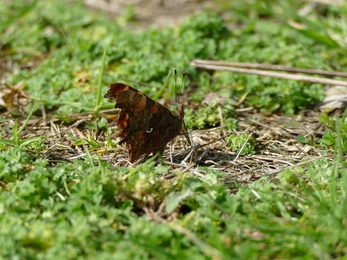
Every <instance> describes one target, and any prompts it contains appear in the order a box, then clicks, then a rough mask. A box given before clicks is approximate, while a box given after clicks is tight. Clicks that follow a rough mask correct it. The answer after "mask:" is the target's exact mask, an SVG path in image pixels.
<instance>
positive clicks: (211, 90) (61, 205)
mask: <svg viewBox="0 0 347 260" xmlns="http://www.w3.org/2000/svg"><path fill="white" fill-rule="evenodd" d="M0 10H1V11H0V36H1V37H0V105H1V114H0V127H1V132H0V248H1V250H0V258H1V259H288V258H296V259H344V258H345V257H346V254H347V252H346V250H347V236H346V234H347V233H346V232H345V231H346V225H347V221H346V216H347V201H346V200H347V197H346V191H347V172H346V162H345V159H346V151H347V146H346V142H347V137H346V136H347V128H346V118H347V117H346V113H344V112H343V111H340V113H337V114H327V113H325V114H324V113H318V114H317V112H313V111H315V110H314V109H313V107H314V106H315V105H316V104H317V102H319V101H321V100H322V98H323V96H324V86H322V85H320V84H311V83H304V82H299V81H295V82H294V81H288V80H283V79H275V78H268V77H259V76H250V75H244V74H236V73H229V72H220V71H217V72H212V71H205V70H199V69H194V68H193V67H191V66H190V63H191V61H192V60H194V59H211V60H225V61H237V62H248V63H252V62H253V63H265V64H280V65H286V66H293V67H303V68H315V69H324V70H338V71H346V61H347V60H346V56H345V55H344V53H346V42H345V39H346V37H345V34H346V32H345V28H344V24H345V21H346V19H347V7H346V6H345V5H342V6H334V5H318V4H317V5H315V4H312V3H309V2H306V1H294V0H293V1H291V0H286V1H266V0H254V1H244V2H242V3H241V2H240V1H229V3H225V1H220V2H219V1H215V2H214V4H213V5H212V7H211V8H210V9H208V10H201V11H200V12H197V13H196V14H194V15H190V16H187V18H186V19H185V20H184V21H182V22H180V23H178V24H177V25H175V26H173V27H169V26H166V27H165V26H164V27H161V28H158V27H156V26H151V27H147V28H139V27H137V25H138V24H139V23H140V22H141V21H138V20H137V19H136V12H135V6H129V7H127V8H126V9H125V10H124V12H123V13H122V14H121V15H119V16H117V17H109V16H108V15H106V14H105V12H102V11H99V10H93V9H90V8H88V7H87V6H86V5H85V4H84V3H83V2H82V1H56V0H50V1H20V0H16V1H3V2H1V3H0ZM305 10H309V12H308V13H305V14H303V12H304V11H305ZM174 68H177V70H178V75H180V73H181V72H183V71H185V72H186V77H185V79H184V80H183V79H182V77H180V76H177V78H174V76H173V74H172V73H171V75H169V76H168V73H169V72H170V71H172V70H173V69H174ZM117 81H123V82H126V83H127V84H130V85H132V86H133V87H135V88H138V89H139V90H140V91H143V92H144V93H145V94H146V95H148V96H150V97H156V98H158V100H159V101H160V102H162V103H165V104H167V105H168V106H171V105H174V104H173V103H172V102H171V101H170V100H172V99H173V98H174V95H175V91H172V90H173V89H174V90H177V89H180V86H183V88H182V90H180V93H178V97H177V99H178V100H179V102H181V103H182V104H184V106H185V114H186V116H185V124H186V125H187V128H188V130H189V132H190V134H191V136H192V140H193V142H194V143H195V144H196V145H197V147H198V148H197V152H198V153H199V154H198V155H197V156H196V157H195V159H194V162H191V161H190V160H189V158H190V157H189V156H188V153H186V151H187V150H189V149H186V148H184V146H183V145H181V143H183V141H176V142H181V143H179V144H176V148H175V149H174V154H177V156H176V157H175V158H174V161H173V162H170V160H169V159H167V158H168V157H169V156H168V153H167V152H166V153H165V154H164V156H163V157H161V156H154V157H151V158H149V159H148V160H146V161H143V162H142V163H140V164H133V165H131V164H129V163H128V162H127V159H126V158H127V154H126V153H125V152H124V148H122V147H121V146H119V145H118V140H117V139H116V138H114V132H115V131H116V130H115V129H114V128H113V127H111V122H112V120H111V119H114V118H115V117H114V115H113V114H112V112H110V110H112V108H113V107H114V103H112V102H109V100H106V99H104V98H102V96H103V94H104V93H106V91H107V89H108V85H109V84H110V83H112V82H117ZM182 81H183V82H182ZM174 82H176V83H174ZM163 85H164V88H163V89H164V91H162V90H163V89H162V90H161V87H162V86H163ZM165 89H168V90H165ZM156 94H158V95H156ZM250 111H251V112H250ZM305 111H306V112H307V111H311V112H312V113H311V114H310V113H308V112H307V113H304V112H305ZM313 115H314V116H313ZM313 117H314V118H313ZM307 129H309V130H307ZM176 139H180V138H176ZM174 145H175V144H174ZM174 145H173V147H175V146H174ZM177 147H178V148H177ZM199 149H200V150H199ZM193 156H194V155H193Z"/></svg>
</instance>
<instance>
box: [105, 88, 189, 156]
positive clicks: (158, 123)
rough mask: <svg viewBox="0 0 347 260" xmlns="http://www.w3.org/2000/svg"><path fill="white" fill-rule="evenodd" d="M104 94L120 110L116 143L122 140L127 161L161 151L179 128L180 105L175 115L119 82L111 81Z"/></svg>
mask: <svg viewBox="0 0 347 260" xmlns="http://www.w3.org/2000/svg"><path fill="white" fill-rule="evenodd" d="M105 97H106V98H111V99H113V100H115V101H116V105H115V107H116V108H120V109H121V111H120V113H119V115H118V118H117V121H116V125H117V127H118V129H119V132H118V135H117V136H118V137H120V138H122V140H121V141H120V144H122V143H125V144H126V148H127V149H128V151H129V157H130V161H131V162H134V161H136V160H138V159H139V158H140V157H141V156H142V155H144V154H147V155H149V154H151V153H157V152H163V151H164V149H165V147H166V145H167V143H168V142H169V141H170V140H171V139H173V138H174V137H176V136H177V135H178V134H179V133H180V132H181V129H182V122H183V117H184V113H183V107H180V109H179V111H178V112H179V114H178V115H175V114H173V113H172V112H171V111H170V110H168V109H167V108H166V107H164V106H163V105H161V104H159V103H158V102H155V101H154V100H153V99H151V98H150V97H148V96H146V95H145V94H143V93H142V92H140V91H138V90H137V89H134V88H132V87H130V86H127V85H125V84H122V83H114V84H111V86H110V89H109V91H108V92H107V93H106V94H105Z"/></svg>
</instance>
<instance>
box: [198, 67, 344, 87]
mask: <svg viewBox="0 0 347 260" xmlns="http://www.w3.org/2000/svg"><path fill="white" fill-rule="evenodd" d="M191 66H193V67H195V68H202V69H208V70H223V71H230V72H236V73H245V74H253V75H259V76H268V77H274V78H280V79H289V80H297V81H305V82H310V83H317V84H324V85H333V86H336V85H337V86H345V87H347V82H346V81H342V80H336V79H326V78H319V77H312V76H304V75H296V74H285V73H278V72H271V71H266V70H278V71H285V72H292V73H307V74H318V75H324V76H339V77H346V78H347V73H343V72H334V71H325V70H313V69H302V68H293V67H285V66H278V65H263V64H253V63H239V62H225V61H211V60H193V61H192V63H191ZM259 69H263V70H259Z"/></svg>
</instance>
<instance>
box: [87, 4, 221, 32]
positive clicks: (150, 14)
mask: <svg viewBox="0 0 347 260" xmlns="http://www.w3.org/2000/svg"><path fill="white" fill-rule="evenodd" d="M213 3H214V1H211V0H147V1H141V0H85V4H86V5H87V6H89V7H91V8H94V9H99V10H103V11H105V12H106V13H108V14H110V15H111V16H112V17H117V16H118V15H120V14H122V12H123V11H124V10H125V9H126V8H127V7H129V6H133V8H134V11H135V18H136V20H137V21H138V22H137V26H139V27H140V28H146V27H148V26H150V25H156V26H157V27H163V26H166V25H175V24H177V23H179V22H180V21H182V20H183V19H184V18H185V17H186V16H187V15H190V14H193V13H195V12H197V11H200V10H202V9H204V8H209V7H211V6H212V5H213Z"/></svg>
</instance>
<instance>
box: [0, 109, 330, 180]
mask: <svg viewBox="0 0 347 260" xmlns="http://www.w3.org/2000/svg"><path fill="white" fill-rule="evenodd" d="M238 116H239V117H238V120H239V126H240V130H238V131H236V130H234V131H225V130H224V129H223V127H216V128H211V129H204V130H196V131H192V132H190V133H189V134H190V137H191V139H192V142H193V145H194V149H192V147H191V146H189V145H188V143H187V141H186V140H185V139H184V138H183V135H182V136H181V137H176V139H175V140H174V141H173V142H172V145H171V146H168V147H167V149H166V151H165V152H164V154H163V162H164V163H166V164H168V165H170V167H171V169H172V170H171V171H170V172H169V173H167V174H166V175H165V177H166V178H167V179H172V178H175V173H174V170H177V169H179V170H180V171H182V172H190V173H191V174H192V175H196V176H198V177H202V176H203V175H204V174H205V172H204V171H203V170H202V168H201V166H204V167H207V168H210V169H214V170H218V171H222V172H224V173H226V174H227V175H226V177H224V178H223V179H221V181H223V182H225V183H229V184H230V183H249V182H252V181H254V180H257V179H259V178H260V177H262V176H264V175H271V176H276V175H277V174H278V173H280V172H281V171H283V169H285V168H286V167H295V166H298V165H302V166H303V167H304V165H305V163H307V162H310V161H312V160H315V159H319V158H323V157H326V155H323V154H321V152H320V151H319V150H317V149H316V148H315V147H314V146H313V145H310V144H302V143H300V142H298V138H297V137H298V135H303V136H304V137H306V139H307V140H315V139H316V138H320V137H321V136H322V135H323V126H322V124H321V123H320V122H319V119H318V115H317V114H316V113H315V112H313V111H303V112H302V113H301V114H299V115H297V116H295V117H290V116H279V115H271V116H268V115H264V114H259V113H255V112H239V115H238ZM91 120H92V116H91V115H88V114H84V115H76V116H75V117H74V123H73V124H71V125H69V126H67V125H64V124H63V123H62V122H61V121H59V120H57V119H52V118H51V119H49V118H42V119H40V120H31V121H30V122H29V125H30V126H29V127H27V128H26V130H25V131H23V132H22V133H21V136H20V138H21V139H25V138H32V137H38V136H45V137H46V138H45V140H44V145H45V146H46V147H47V150H46V153H45V154H42V155H40V157H43V158H46V159H47V160H48V161H49V163H50V165H51V166H52V167H54V166H55V165H56V164H57V162H63V161H64V162H73V160H75V159H81V160H83V158H84V156H85V150H84V148H83V146H82V145H81V143H80V142H78V143H76V140H85V142H84V144H85V145H86V147H87V148H89V149H90V150H91V151H92V152H91V154H99V155H100V156H101V158H102V160H105V161H107V162H110V163H112V164H113V165H114V167H119V166H130V165H133V166H136V164H138V163H141V162H143V161H141V160H140V161H138V162H137V163H135V164H131V163H130V162H129V160H128V152H127V150H126V149H125V147H124V146H115V147H113V150H112V151H109V150H107V149H106V147H107V141H106V140H107V138H106V133H105V132H104V131H97V130H90V129H88V127H87V126H88V123H90V121H91ZM93 124H95V122H93ZM10 127H11V124H10ZM114 131H116V129H114ZM11 132H12V131H9V133H11ZM231 134H233V135H240V134H247V135H249V136H250V137H252V138H253V140H254V141H255V144H256V153H255V154H252V155H247V156H244V155H241V152H242V148H241V149H240V150H239V151H236V152H232V151H231V149H230V146H229V145H228V144H227V143H226V141H225V140H226V137H227V136H229V135H231ZM2 138H10V136H6V133H4V135H3V137H2ZM95 141H96V142H95ZM93 142H94V143H98V144H99V145H100V146H99V148H98V149H94V150H93V149H91V148H92V147H91V146H90V143H93ZM160 160H161V159H158V162H159V161H160Z"/></svg>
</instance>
